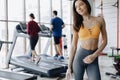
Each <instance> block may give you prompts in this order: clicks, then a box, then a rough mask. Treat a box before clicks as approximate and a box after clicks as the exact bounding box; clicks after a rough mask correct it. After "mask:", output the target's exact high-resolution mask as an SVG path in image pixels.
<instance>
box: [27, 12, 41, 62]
mask: <svg viewBox="0 0 120 80" xmlns="http://www.w3.org/2000/svg"><path fill="white" fill-rule="evenodd" d="M29 17H30V21H29V22H28V25H27V33H28V34H29V36H30V46H31V50H32V58H31V60H32V62H33V61H34V60H35V63H36V64H38V63H39V61H40V57H39V56H38V55H37V53H36V51H35V46H36V44H37V42H38V38H39V36H38V32H39V26H38V24H37V22H35V21H34V19H35V16H34V14H33V13H31V14H30V15H29Z"/></svg>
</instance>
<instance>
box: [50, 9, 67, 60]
mask: <svg viewBox="0 0 120 80" xmlns="http://www.w3.org/2000/svg"><path fill="white" fill-rule="evenodd" d="M52 13H53V15H52V16H53V18H52V19H51V27H50V30H51V31H52V34H53V37H54V45H55V52H56V54H55V56H54V58H55V59H58V60H63V59H64V57H63V54H62V47H61V46H60V40H61V37H62V29H63V28H64V27H65V24H64V22H63V20H62V19H61V18H59V17H57V11H56V10H54V11H53V12H52Z"/></svg>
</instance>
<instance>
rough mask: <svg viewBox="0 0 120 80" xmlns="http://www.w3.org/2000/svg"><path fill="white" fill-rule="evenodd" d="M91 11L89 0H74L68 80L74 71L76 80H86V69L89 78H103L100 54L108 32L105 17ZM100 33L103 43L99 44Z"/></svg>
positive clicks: (98, 79) (95, 79)
mask: <svg viewBox="0 0 120 80" xmlns="http://www.w3.org/2000/svg"><path fill="white" fill-rule="evenodd" d="M90 13H91V6H90V4H89V2H88V0H74V2H73V40H72V45H71V49H70V50H71V51H70V57H69V63H68V70H67V72H66V78H67V80H69V78H70V76H71V73H72V72H73V73H74V78H75V80H84V79H83V76H84V72H85V70H86V73H87V76H88V80H101V75H100V70H99V64H98V56H99V54H100V52H101V51H102V50H103V49H104V48H105V46H106V45H107V32H106V26H105V21H104V19H103V17H95V16H91V15H90ZM100 33H101V36H102V43H101V44H100V45H99V46H98V42H99V35H100ZM79 40H80V44H78V41H79ZM77 45H78V47H77Z"/></svg>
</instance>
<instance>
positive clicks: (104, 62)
mask: <svg viewBox="0 0 120 80" xmlns="http://www.w3.org/2000/svg"><path fill="white" fill-rule="evenodd" d="M0 59H3V58H0ZM1 61H2V60H0V62H1ZM113 63H114V61H113V57H108V56H99V64H100V71H101V77H102V80H116V79H115V78H112V76H108V75H106V74H105V73H106V72H110V73H116V70H115V69H114V67H113ZM0 67H3V64H0ZM0 80H1V79H0ZM2 80H3V79H2ZM37 80H65V78H63V79H58V78H41V77H39V76H38V77H37ZM71 80H74V77H73V76H72V79H71ZM84 80H88V79H87V75H86V74H85V76H84Z"/></svg>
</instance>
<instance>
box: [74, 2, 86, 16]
mask: <svg viewBox="0 0 120 80" xmlns="http://www.w3.org/2000/svg"><path fill="white" fill-rule="evenodd" d="M75 8H76V11H77V13H78V14H80V15H85V14H87V13H88V10H87V5H86V4H85V3H84V2H83V1H82V0H77V1H76V2H75Z"/></svg>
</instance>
